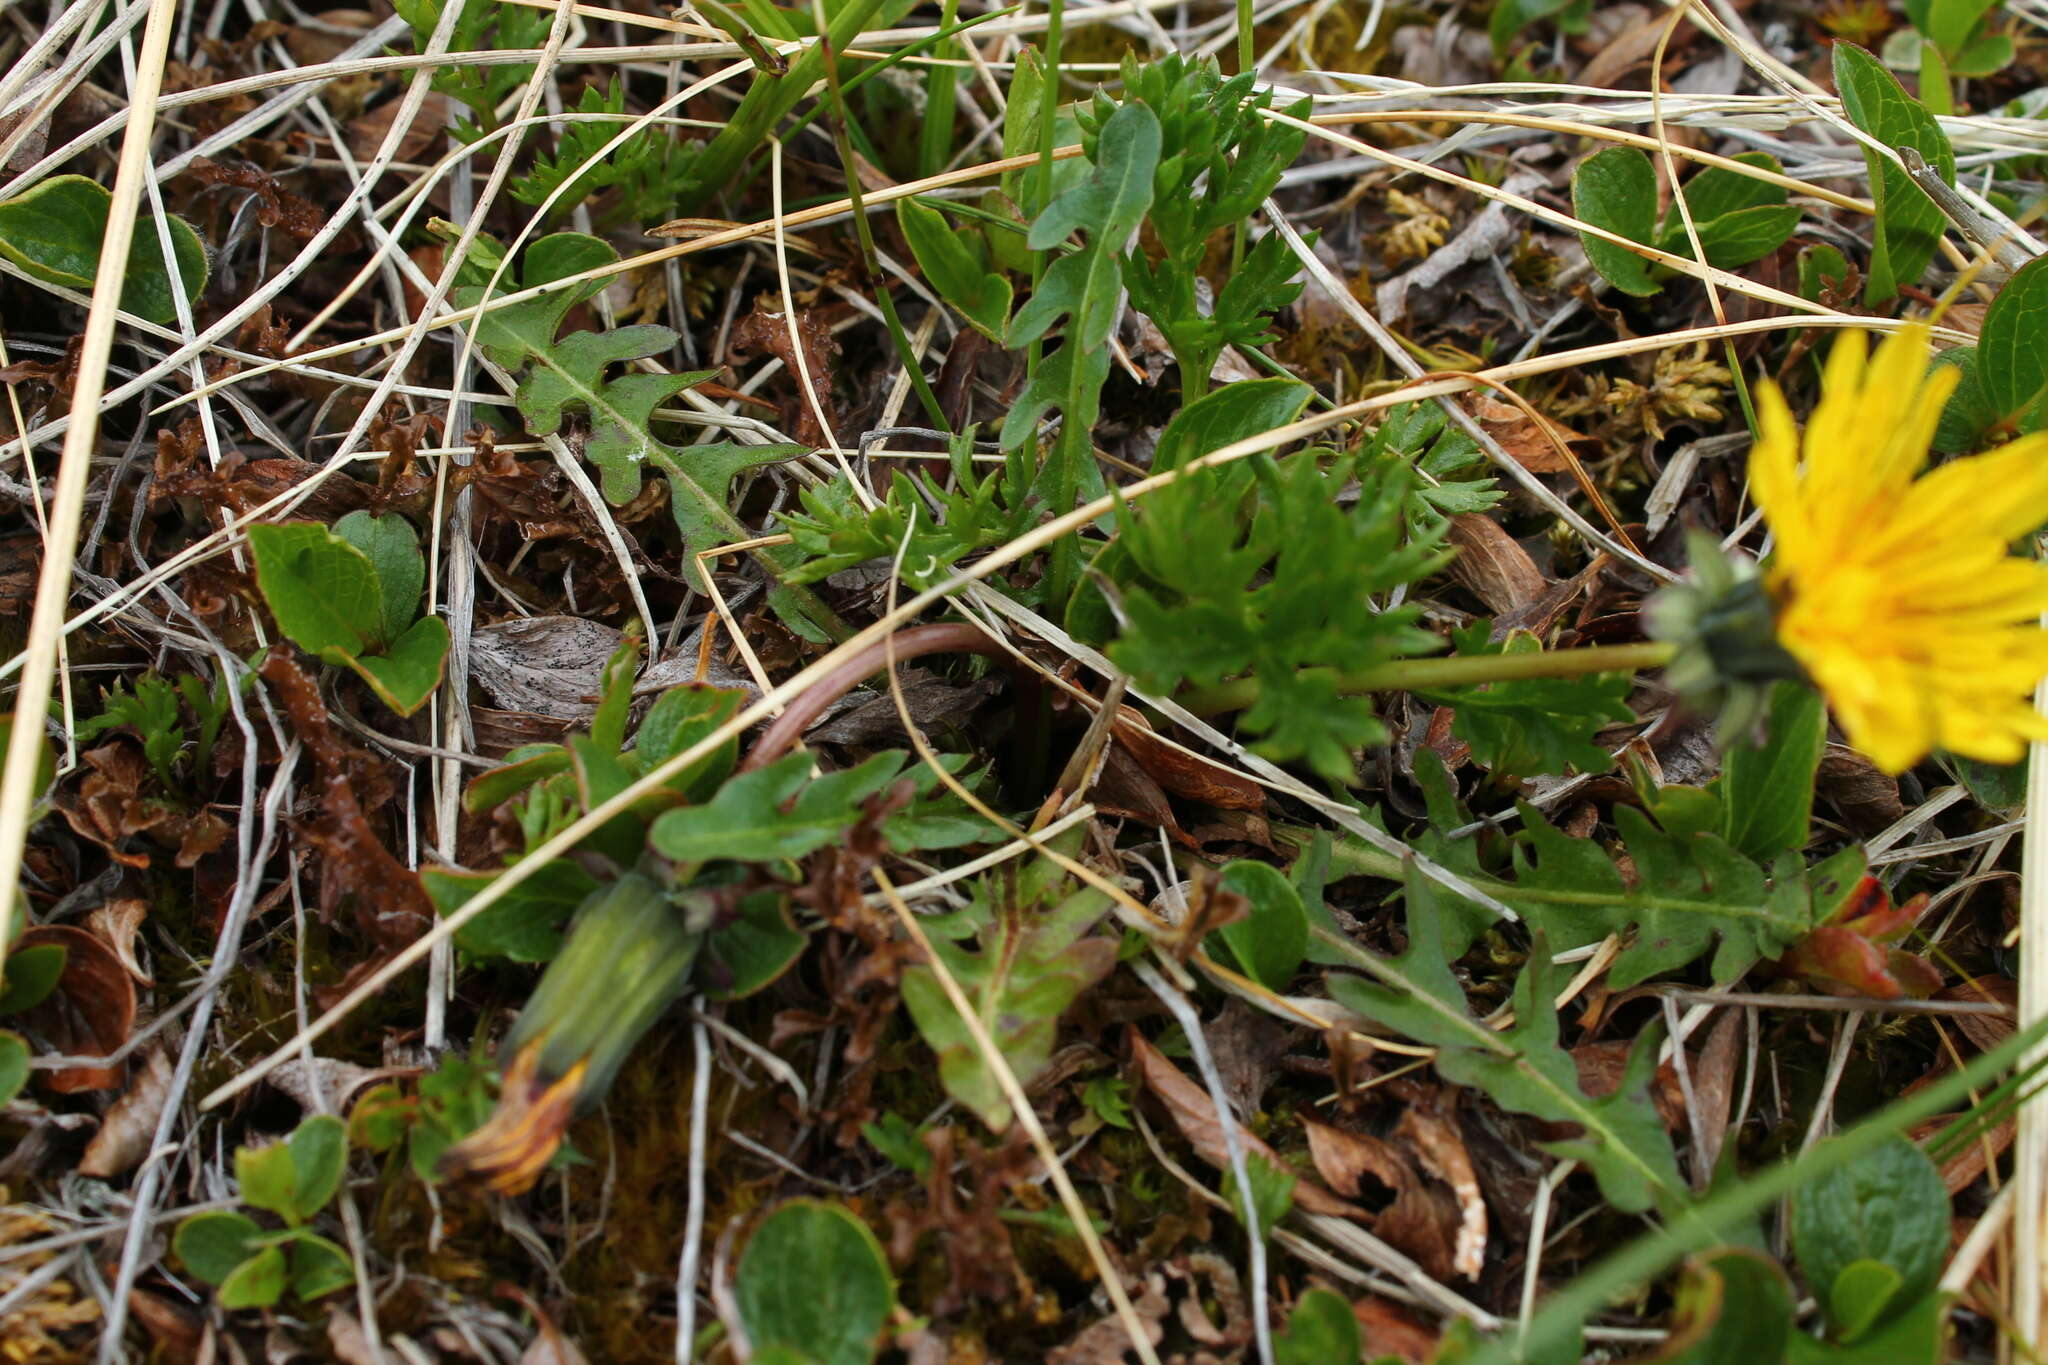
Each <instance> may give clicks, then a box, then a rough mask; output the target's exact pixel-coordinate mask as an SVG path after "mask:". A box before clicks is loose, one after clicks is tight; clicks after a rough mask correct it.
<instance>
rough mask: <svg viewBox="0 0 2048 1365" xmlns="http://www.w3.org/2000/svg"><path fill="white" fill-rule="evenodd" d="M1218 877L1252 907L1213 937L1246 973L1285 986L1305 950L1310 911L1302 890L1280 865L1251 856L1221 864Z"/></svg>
mask: <svg viewBox="0 0 2048 1365" xmlns="http://www.w3.org/2000/svg"><path fill="white" fill-rule="evenodd" d="M1219 880H1220V881H1221V883H1222V886H1223V889H1224V890H1226V891H1234V892H1236V893H1237V894H1238V895H1240V896H1243V897H1244V898H1245V900H1246V902H1248V903H1249V905H1250V907H1251V909H1250V914H1249V915H1248V916H1247V917H1246V918H1244V919H1241V920H1237V921H1235V922H1233V923H1230V924H1226V925H1224V926H1223V927H1222V928H1221V929H1219V930H1217V931H1216V933H1217V937H1219V938H1221V939H1222V940H1223V942H1224V945H1225V946H1226V947H1228V948H1229V950H1230V956H1231V957H1232V958H1234V959H1236V961H1237V964H1238V966H1239V967H1240V968H1241V969H1243V971H1244V974H1245V975H1246V976H1249V977H1250V978H1251V979H1252V980H1254V981H1256V982H1258V983H1259V984H1260V985H1261V986H1264V987H1265V988H1266V989H1267V990H1269V991H1280V990H1285V989H1286V988H1287V983H1288V982H1289V981H1291V980H1293V978H1294V974H1295V973H1296V972H1298V971H1300V970H1301V960H1302V958H1303V956H1304V955H1305V954H1306V953H1307V952H1308V912H1307V911H1306V910H1305V909H1303V908H1302V904H1301V893H1300V892H1299V891H1297V890H1295V889H1294V884H1293V883H1291V882H1289V881H1288V880H1287V877H1286V875H1285V874H1283V873H1282V872H1281V871H1280V869H1278V868H1276V867H1273V866H1271V865H1270V864H1267V863H1260V862H1253V861H1250V860H1249V859H1247V860H1244V861H1240V862H1234V863H1231V864H1230V865H1229V866H1227V867H1225V868H1224V869H1223V873H1222V876H1221V877H1220V879H1219Z"/></svg>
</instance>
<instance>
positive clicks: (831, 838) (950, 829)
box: [648, 749, 988, 866]
mask: <svg viewBox="0 0 2048 1365" xmlns="http://www.w3.org/2000/svg"><path fill="white" fill-rule="evenodd" d="M908 757H909V755H908V754H906V753H905V752H904V751H903V750H901V749H888V750H884V751H883V752H881V753H878V754H876V755H874V756H873V757H872V758H870V759H868V760H867V761H866V762H864V763H861V764H859V765H858V766H856V767H852V768H846V769H842V770H841V771H839V772H833V773H824V774H820V775H815V776H814V775H813V769H814V768H815V767H816V762H817V761H816V759H814V758H813V757H812V756H811V755H809V754H802V753H798V754H790V755H788V756H786V757H784V758H781V759H778V760H776V761H775V762H773V763H771V764H769V765H768V766H766V767H764V768H757V769H755V770H754V771H752V772H748V773H742V774H740V775H739V776H738V777H735V778H732V779H731V780H730V781H728V782H726V783H725V785H724V786H722V787H720V788H719V789H718V794H717V795H716V796H714V797H712V798H711V799H710V800H709V801H706V802H705V803H704V804H702V805H699V806H683V807H679V808H677V809H675V810H671V811H668V812H666V813H664V814H663V815H661V816H660V817H658V818H657V819H656V820H655V821H654V824H653V826H652V827H651V828H650V829H649V831H648V843H649V845H650V846H651V847H652V848H653V849H654V851H655V852H657V853H659V854H661V855H662V856H663V857H665V858H668V859H670V860H671V861H673V862H675V863H677V864H683V865H691V866H695V865H699V864H703V863H707V862H712V861H719V860H730V861H734V862H753V863H771V862H782V861H787V860H790V859H795V858H801V857H803V856H804V855H805V854H808V853H814V852H816V851H817V850H818V849H821V848H823V847H824V846H825V845H826V844H828V843H834V842H836V841H837V840H839V839H840V838H841V837H842V836H843V835H844V834H845V832H846V831H847V830H848V829H849V828H850V827H852V826H853V825H854V824H855V823H857V822H858V821H859V820H860V819H861V817H862V816H863V815H864V814H866V813H867V812H868V811H869V810H870V809H871V808H872V809H875V810H877V811H878V812H879V813H880V814H881V815H882V833H883V836H884V837H885V838H886V839H888V840H889V842H890V843H891V845H893V846H894V847H896V848H897V849H898V850H899V851H904V852H908V851H912V850H915V849H920V848H954V847H958V846H959V845H961V844H966V843H973V842H975V841H976V840H978V839H981V838H985V837H986V836H987V833H988V830H987V827H986V826H985V825H984V824H983V823H982V822H981V821H980V820H978V819H976V818H975V817H973V816H972V815H970V814H969V813H968V812H967V808H966V807H965V806H964V805H962V804H960V802H959V798H958V797H956V796H954V795H953V794H952V793H951V792H950V791H949V792H946V793H945V794H943V795H939V796H928V795H927V794H928V793H931V792H932V790H933V788H935V787H936V786H937V784H938V775H937V774H936V773H933V772H932V771H931V770H930V769H928V768H925V767H923V766H922V765H914V766H912V767H911V769H910V770H909V771H908V772H905V771H904V764H905V762H906V760H907V759H908ZM954 761H955V762H956V763H958V764H961V765H964V763H965V762H966V760H965V758H964V757H961V758H958V759H957V760H954Z"/></svg>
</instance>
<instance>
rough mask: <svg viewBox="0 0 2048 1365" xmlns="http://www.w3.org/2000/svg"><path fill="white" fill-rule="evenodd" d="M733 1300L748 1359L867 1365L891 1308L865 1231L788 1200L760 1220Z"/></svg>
mask: <svg viewBox="0 0 2048 1365" xmlns="http://www.w3.org/2000/svg"><path fill="white" fill-rule="evenodd" d="M733 1297H734V1300H735V1301H736V1302H737V1304H738V1306H739V1316H740V1321H741V1322H742V1323H744V1324H745V1325H746V1329H747V1337H748V1339H749V1340H750V1341H751V1342H752V1343H753V1348H754V1354H755V1358H756V1359H759V1358H760V1357H761V1355H762V1353H763V1352H778V1351H779V1352H783V1353H785V1355H786V1356H787V1357H788V1358H790V1359H796V1360H808V1361H815V1362H817V1365H868V1362H869V1361H871V1360H873V1359H874V1356H875V1342H876V1338H877V1337H878V1336H880V1334H881V1331H882V1326H883V1324H884V1323H886V1322H887V1321H888V1318H889V1310H890V1308H891V1307H892V1306H893V1305H894V1304H895V1302H896V1287H895V1284H894V1282H893V1281H892V1280H891V1279H890V1277H889V1262H888V1259H887V1258H886V1257H885V1256H883V1254H882V1247H881V1244H880V1243H879V1242H877V1241H876V1240H875V1235H874V1233H872V1232H870V1231H868V1228H867V1225H866V1224H865V1223H863V1222H861V1221H860V1219H858V1218H856V1217H854V1216H853V1215H852V1214H851V1213H849V1212H848V1211H847V1210H846V1209H844V1208H842V1207H840V1206H839V1205H837V1204H827V1203H824V1202H822V1201H820V1200H815V1199H792V1200H790V1201H789V1202H788V1203H786V1204H783V1205H781V1206H780V1207H779V1208H777V1209H776V1210H775V1212H773V1213H771V1214H769V1215H768V1216H767V1217H766V1218H764V1219H762V1220H761V1225H760V1226H759V1227H757V1228H755V1229H754V1235H753V1236H752V1237H750V1238H748V1239H747V1249H746V1251H745V1252H743V1253H742V1254H741V1256H740V1263H739V1271H738V1274H737V1275H735V1276H734V1280H733Z"/></svg>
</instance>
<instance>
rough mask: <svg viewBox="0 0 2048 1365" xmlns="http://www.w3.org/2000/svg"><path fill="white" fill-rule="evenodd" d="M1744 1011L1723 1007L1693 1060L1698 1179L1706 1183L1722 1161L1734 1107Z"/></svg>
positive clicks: (1696, 1175) (1696, 1177)
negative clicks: (1697, 1123) (1698, 1125)
mask: <svg viewBox="0 0 2048 1365" xmlns="http://www.w3.org/2000/svg"><path fill="white" fill-rule="evenodd" d="M1741 1038H1742V1011H1741V1010H1732V1009H1731V1010H1723V1011H1722V1012H1721V1017H1720V1018H1719V1019H1718V1020H1716V1021H1715V1023H1714V1027H1713V1028H1712V1030H1710V1031H1709V1032H1708V1034H1707V1041H1706V1044H1705V1046H1703V1047H1702V1048H1701V1049H1700V1055H1699V1056H1698V1057H1697V1058H1696V1059H1695V1060H1694V1061H1693V1062H1692V1063H1691V1066H1692V1094H1693V1099H1694V1101H1695V1102H1696V1103H1697V1104H1698V1105H1699V1114H1700V1142H1701V1146H1700V1152H1699V1164H1698V1168H1697V1170H1696V1172H1695V1180H1696V1181H1697V1182H1698V1183H1699V1184H1700V1185H1702V1186H1704V1184H1705V1182H1706V1180H1707V1179H1708V1178H1709V1177H1710V1176H1711V1175H1712V1173H1713V1170H1714V1167H1715V1166H1717V1165H1718V1164H1719V1163H1720V1160H1721V1145H1722V1143H1723V1142H1725V1141H1726V1140H1727V1137H1728V1122H1729V1119H1730V1117H1731V1113H1730V1111H1731V1110H1733V1109H1734V1107H1735V1076H1736V1071H1737V1063H1738V1062H1739V1061H1740V1059H1741V1055H1742V1048H1741V1046H1740V1044H1741Z"/></svg>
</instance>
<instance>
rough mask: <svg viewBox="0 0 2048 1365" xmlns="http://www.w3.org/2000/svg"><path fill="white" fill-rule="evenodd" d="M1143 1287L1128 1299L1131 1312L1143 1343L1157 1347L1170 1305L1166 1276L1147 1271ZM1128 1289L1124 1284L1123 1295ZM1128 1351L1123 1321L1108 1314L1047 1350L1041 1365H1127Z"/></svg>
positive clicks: (1128, 1341)
mask: <svg viewBox="0 0 2048 1365" xmlns="http://www.w3.org/2000/svg"><path fill="white" fill-rule="evenodd" d="M1143 1287H1144V1292H1143V1293H1142V1294H1138V1295H1135V1296H1133V1297H1132V1299H1131V1309H1132V1311H1133V1312H1134V1313H1135V1314H1136V1315H1137V1319H1138V1326H1139V1327H1140V1329H1142V1330H1143V1332H1144V1333H1145V1340H1146V1341H1147V1342H1148V1343H1149V1344H1151V1345H1153V1346H1157V1345H1158V1344H1159V1343H1160V1342H1161V1341H1163V1340H1165V1339H1166V1327H1165V1325H1164V1324H1165V1322H1166V1315H1167V1314H1168V1313H1169V1312H1171V1311H1172V1309H1173V1304H1172V1303H1171V1302H1170V1301H1168V1299H1167V1297H1166V1277H1165V1276H1164V1275H1163V1274H1161V1273H1160V1272H1159V1271H1157V1270H1153V1271H1150V1272H1148V1273H1147V1274H1146V1275H1145V1279H1144V1286H1143ZM1130 1288H1131V1286H1129V1285H1128V1284H1127V1285H1126V1286H1125V1290H1126V1292H1128V1291H1129V1289H1130ZM1130 1349H1131V1334H1130V1332H1129V1331H1128V1330H1127V1329H1126V1328H1125V1326H1124V1320H1123V1319H1122V1318H1121V1317H1119V1316H1117V1315H1116V1314H1114V1313H1112V1314H1110V1315H1109V1316H1108V1317H1106V1318H1102V1319H1100V1320H1099V1321H1096V1322H1093V1323H1090V1324H1089V1325H1088V1326H1086V1327H1084V1328H1082V1329H1081V1330H1080V1332H1079V1333H1077V1334H1076V1335H1075V1336H1074V1338H1073V1340H1071V1341H1069V1342H1067V1343H1066V1344H1065V1345H1063V1346H1056V1347H1054V1348H1053V1349H1052V1350H1051V1351H1048V1352H1047V1353H1046V1357H1045V1365H1127V1362H1128V1360H1129V1359H1130V1355H1129V1353H1130Z"/></svg>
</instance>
